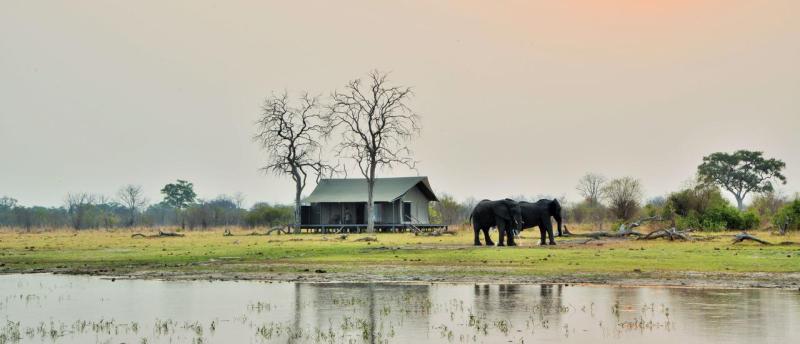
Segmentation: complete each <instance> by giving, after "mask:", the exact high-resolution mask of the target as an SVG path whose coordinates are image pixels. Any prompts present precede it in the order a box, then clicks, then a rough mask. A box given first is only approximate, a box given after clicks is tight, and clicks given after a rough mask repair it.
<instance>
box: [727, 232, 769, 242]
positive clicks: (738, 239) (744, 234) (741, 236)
mask: <svg viewBox="0 0 800 344" xmlns="http://www.w3.org/2000/svg"><path fill="white" fill-rule="evenodd" d="M745 240H753V241H755V242H757V243H759V244H762V245H774V244H773V243H771V242H769V241H766V240H761V239H759V238H756V237H754V236H752V235H750V234H747V232H741V233H739V234H736V236H735V237H733V242H732V244H736V243H740V242H743V241H745Z"/></svg>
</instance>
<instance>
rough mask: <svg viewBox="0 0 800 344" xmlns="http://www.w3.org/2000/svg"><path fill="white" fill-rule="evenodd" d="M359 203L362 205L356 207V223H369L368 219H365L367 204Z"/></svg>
mask: <svg viewBox="0 0 800 344" xmlns="http://www.w3.org/2000/svg"><path fill="white" fill-rule="evenodd" d="M359 205H360V207H359V206H357V207H356V223H357V224H365V223H367V221H366V220H365V219H364V208H366V207H367V204H366V203H365V204H359Z"/></svg>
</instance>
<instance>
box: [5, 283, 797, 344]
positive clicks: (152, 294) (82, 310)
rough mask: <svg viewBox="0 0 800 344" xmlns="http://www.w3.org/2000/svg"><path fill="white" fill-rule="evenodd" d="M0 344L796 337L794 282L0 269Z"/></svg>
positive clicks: (660, 340)
mask: <svg viewBox="0 0 800 344" xmlns="http://www.w3.org/2000/svg"><path fill="white" fill-rule="evenodd" d="M0 322H1V323H0V344H2V343H287V342H288V343H533V342H566V343H570V342H572V343H642V342H648V343H673V344H674V343H712V342H715V343H787V342H788V343H796V342H798V340H800V292H798V291H796V290H767V289H763V290H718V289H678V288H653V287H632V288H620V287H610V286H609V287H606V286H575V285H504V284H477V285H476V284H380V283H376V284H349V283H264V282H207V281H206V282H170V281H148V280H117V281H114V282H112V281H110V280H107V279H102V278H98V277H87V276H62V275H50V274H28V275H0Z"/></svg>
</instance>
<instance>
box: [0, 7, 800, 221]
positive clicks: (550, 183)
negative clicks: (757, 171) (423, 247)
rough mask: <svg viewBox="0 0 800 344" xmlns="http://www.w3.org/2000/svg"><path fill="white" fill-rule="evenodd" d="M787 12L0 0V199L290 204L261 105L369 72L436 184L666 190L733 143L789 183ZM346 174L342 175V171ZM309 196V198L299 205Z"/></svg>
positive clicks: (795, 105)
mask: <svg viewBox="0 0 800 344" xmlns="http://www.w3.org/2000/svg"><path fill="white" fill-rule="evenodd" d="M797 13H800V2H798V1H796V0H771V1H750V0H714V1H711V0H693V1H688V0H650V1H639V0H564V1H549V0H541V1H474V0H472V1H471V0H460V1H418V0H414V1H402V2H400V1H374V0H363V1H359V0H343V1H202V0H192V1H149V0H145V1H112V0H109V1H99V0H98V1H81V0H70V1H27V0H2V1H0V196H2V195H7V196H11V197H14V198H16V199H18V200H19V202H20V203H21V204H24V205H33V204H36V205H48V206H59V205H62V204H63V203H64V199H65V195H66V194H67V193H70V192H90V193H96V194H105V195H113V194H115V193H116V191H117V190H118V189H119V188H120V187H122V186H123V185H126V184H137V185H141V186H142V187H143V189H144V190H145V192H146V194H147V196H148V198H150V200H151V201H152V202H158V201H160V200H161V195H160V194H159V190H160V189H161V188H162V187H163V185H164V184H166V183H169V182H173V181H174V180H176V179H179V178H180V179H186V180H189V181H191V182H193V183H194V185H195V190H196V191H197V193H198V195H199V196H200V197H202V198H207V199H208V198H213V197H216V196H217V195H219V194H233V193H236V192H241V193H243V194H244V195H245V196H246V200H247V203H249V204H252V203H253V202H256V201H268V202H284V203H288V202H290V201H291V200H292V198H293V184H292V182H291V180H290V179H289V178H288V177H282V176H274V175H267V174H264V173H262V172H260V171H259V168H260V167H261V166H263V165H264V164H265V162H266V156H265V155H264V152H263V151H261V150H260V149H259V147H258V145H257V144H256V143H254V142H253V140H252V136H253V134H254V133H255V125H254V122H255V121H256V119H257V117H258V115H259V110H260V105H261V104H262V102H263V100H264V98H265V97H266V96H268V95H270V94H271V93H273V92H277V93H280V92H284V91H287V92H289V93H290V94H295V95H299V93H300V92H309V93H311V94H316V95H320V96H322V97H323V99H324V98H325V97H326V96H328V95H329V94H330V93H331V92H332V91H334V90H336V89H340V88H342V87H343V86H344V85H345V84H346V83H347V82H348V81H349V80H352V79H355V78H359V77H364V76H365V75H366V74H367V73H368V72H369V71H370V70H373V69H378V70H381V71H386V72H389V73H390V79H391V81H392V82H393V83H394V84H397V85H405V86H411V87H413V89H414V97H413V98H412V99H411V100H410V101H409V103H408V105H410V106H411V107H412V108H413V109H414V110H415V111H416V112H417V113H418V114H419V115H420V116H421V118H422V119H421V125H422V131H421V133H420V136H419V137H417V138H415V139H414V140H413V142H411V143H410V146H411V148H412V149H413V150H414V153H415V159H416V160H417V161H418V164H417V171H409V170H407V169H404V168H397V169H393V170H384V171H381V175H382V176H403V175H417V174H419V175H425V176H428V177H429V178H430V181H431V184H432V186H433V188H434V191H436V192H437V193H448V194H451V195H454V196H455V197H457V198H461V199H463V198H466V197H468V196H474V197H476V198H478V199H481V198H501V197H506V196H511V195H555V196H565V197H567V198H568V199H571V200H578V199H579V195H578V193H577V191H576V190H575V185H576V183H577V180H578V178H579V177H580V176H581V175H583V174H585V173H587V172H593V173H599V174H602V175H605V176H606V177H609V178H616V177H623V176H631V177H635V178H638V179H640V180H641V182H642V184H643V185H644V189H645V194H646V195H647V197H653V196H658V195H663V194H665V193H667V192H669V191H674V190H676V189H678V188H680V187H681V186H683V185H685V183H686V181H687V180H690V179H691V178H692V177H693V175H694V173H695V171H696V167H697V165H699V164H700V163H701V160H702V157H703V156H704V155H708V154H710V153H712V152H716V151H734V150H737V149H750V150H760V151H764V152H765V155H767V156H768V157H776V158H780V159H782V160H783V161H785V162H786V165H787V167H786V170H785V171H784V174H785V175H786V177H787V178H788V181H789V182H788V184H786V185H785V186H782V189H783V190H785V191H786V192H788V193H793V192H796V191H800V136H799V135H798V129H800V63H798V61H800V44H798V42H800V21H798V20H797V18H796V14H797ZM356 174H357V172H356V170H355V169H351V171H350V173H349V175H350V176H355V175H356ZM310 191H311V189H310V188H309V190H306V192H305V193H306V194H308V193H310Z"/></svg>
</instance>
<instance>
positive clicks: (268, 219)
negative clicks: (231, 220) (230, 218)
mask: <svg viewBox="0 0 800 344" xmlns="http://www.w3.org/2000/svg"><path fill="white" fill-rule="evenodd" d="M293 219H294V208H293V207H292V206H285V205H274V206H272V205H269V204H266V203H259V204H256V205H254V206H253V208H252V209H251V210H250V211H249V212H248V213H247V215H245V218H244V221H245V223H247V225H248V226H250V227H255V226H276V225H284V224H288V223H292V222H293V221H294V220H293Z"/></svg>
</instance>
